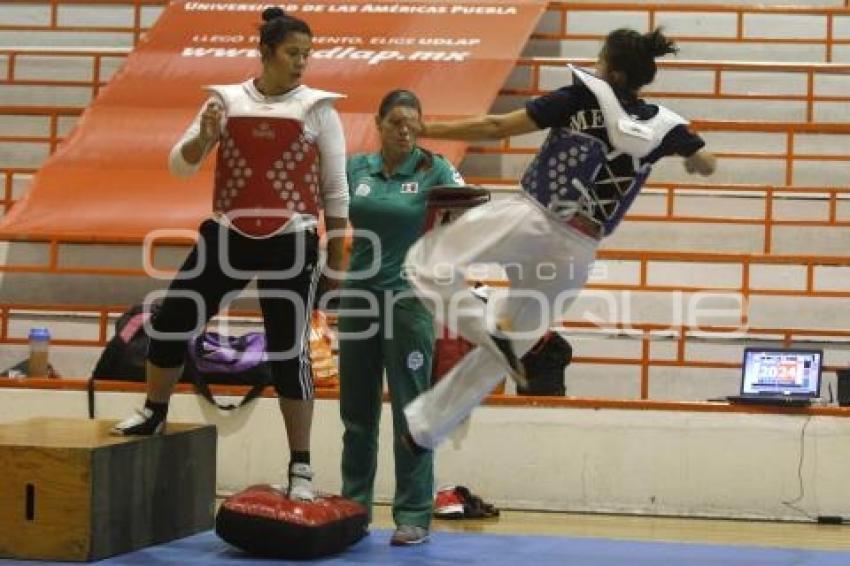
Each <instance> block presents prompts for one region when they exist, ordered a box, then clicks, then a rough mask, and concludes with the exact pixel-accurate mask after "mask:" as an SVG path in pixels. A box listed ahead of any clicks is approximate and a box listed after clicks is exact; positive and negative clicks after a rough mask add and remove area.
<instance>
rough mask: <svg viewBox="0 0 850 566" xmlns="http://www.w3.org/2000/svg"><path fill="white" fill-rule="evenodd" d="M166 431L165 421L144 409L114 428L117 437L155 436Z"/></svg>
mask: <svg viewBox="0 0 850 566" xmlns="http://www.w3.org/2000/svg"><path fill="white" fill-rule="evenodd" d="M164 430H165V419H162V420H158V419H156V418H155V417H154V413H153V411H152V410H151V409H148V408H147V407H143V408H141V409H136V412H135V413H134V414H132V415H131V416H129V417H127V418H126V419H124V420H123V421H121V422H120V423H118V424H116V425H115V426H114V427H112V430H110V431H109V433H110V434H112V435H115V436H153V435H156V434H162V432H163V431H164Z"/></svg>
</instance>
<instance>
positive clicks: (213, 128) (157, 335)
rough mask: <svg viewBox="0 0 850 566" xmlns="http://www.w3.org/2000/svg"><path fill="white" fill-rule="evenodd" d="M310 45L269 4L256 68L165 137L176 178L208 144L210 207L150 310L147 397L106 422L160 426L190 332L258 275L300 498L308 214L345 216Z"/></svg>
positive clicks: (308, 417)
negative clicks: (176, 134)
mask: <svg viewBox="0 0 850 566" xmlns="http://www.w3.org/2000/svg"><path fill="white" fill-rule="evenodd" d="M311 47H312V33H311V31H310V28H309V27H308V26H307V24H306V23H304V22H303V21H301V20H299V19H297V18H293V17H290V16H287V15H285V14H284V12H283V11H282V10H281V9H279V8H268V9H266V10H265V11H264V12H263V24H262V25H261V27H260V45H259V50H260V54H261V58H262V73H261V74H260V76H259V77H257V78H252V79H250V80H248V81H246V82H244V83H242V84H236V85H224V86H213V87H209V89H208V90H209V91H210V92H211V95H212V96H211V97H210V99H209V100H208V101H207V102H206V103H205V104H204V107H203V109H202V110H201V112H200V114H199V115H198V116H197V118H196V119H195V121H194V122H193V123H192V124H191V125H190V126H189V128H188V129H187V131H186V132H185V134H184V135H183V137H182V138H181V139H180V140H179V141H178V142H177V144H176V145H175V146H174V149H173V150H172V152H171V158H170V168H171V170H172V172H173V173H174V174H175V175H181V176H185V175H190V174H192V173H194V172H196V171H197V170H198V169H199V168H200V166H201V163H202V162H203V160H204V158H205V157H206V156H207V155H208V154H210V153H212V151H213V149H214V148H216V146H217V153H216V170H215V187H214V190H213V197H212V201H213V202H212V209H213V216H212V218H210V219H208V220H206V221H204V222H203V223H202V224H201V226H200V229H199V233H200V234H199V240H198V243H197V244H196V245H195V247H194V248H193V250H192V251H191V253H190V254H189V257H188V258H187V259H186V261H185V263H184V264H183V266H182V267H181V269H180V271H179V272H178V274H177V276H176V277H175V279H174V280H173V281H172V283H171V285H170V287H169V289H168V292H167V293H166V295H165V299H164V300H163V301H162V305H161V307H160V309H159V311H158V312H157V313H156V315H155V316H154V317H153V319H152V322H151V326H152V329H151V330H152V332H151V346H150V349H149V352H148V360H147V368H146V369H147V399H146V402H145V406H144V408H143V409H140V410H138V411H137V413H136V414H134V415H133V416H131V417H129V418H127V419H126V420H124V421H122V422H121V423H119V424H118V425H116V427H115V429H114V432H115V433H116V434H123V435H150V434H159V433H161V432H162V430H163V429H164V426H165V422H166V416H167V412H168V402H169V398H170V396H171V392H172V389H173V386H174V384H175V382H176V381H177V380H178V379H179V377H180V375H181V373H182V371H183V364H184V361H185V353H186V344H187V340H188V339H189V337H190V336H191V335H192V334H193V333H194V332H196V331H198V330H200V329H201V328H203V326H204V325H205V324H206V323H207V322H208V321H209V320H210V319H211V318H212V317H213V316H215V314H216V313H218V312H219V310H221V308H222V307H223V306H225V305H226V304H227V303H229V302H230V301H231V300H232V299H233V298H234V297H235V295H237V294H239V293H240V292H241V291H242V289H243V288H244V287H245V286H246V285H247V284H248V282H249V281H250V280H251V279H254V278H256V280H257V294H256V296H257V297H258V298H259V302H260V306H261V308H262V311H263V320H264V324H265V330H266V337H267V349H268V354H269V360H270V362H271V366H272V373H273V375H274V384H275V388H276V390H277V392H278V396H279V399H280V409H281V413H282V414H283V420H284V422H285V424H286V433H287V438H288V442H289V448H290V463H289V468H288V472H287V476H288V482H289V495H290V497H293V498H297V499H304V500H309V499H312V498H313V491H312V475H313V474H312V470H311V468H310V425H311V421H312V413H313V382H312V373H311V368H310V356H309V332H310V325H309V321H310V313H311V311H312V308H313V301H314V296H315V290H316V284H317V281H318V279H319V275H320V273H321V271H322V262H321V261H320V257H319V247H318V236H317V218H318V215H319V211H320V208H323V209H324V212H325V222H326V225H327V226H326V227H327V229H328V230H329V231H334V230H340V231H342V230H344V228H345V225H346V220H347V217H348V186H347V182H346V177H345V141H344V137H343V131H342V126H341V123H340V119H339V116H338V114H337V113H336V110H334V108H333V102H334V100H336V99H338V98H341V96H340V95H338V94H334V93H330V92H324V91H319V90H316V89H311V88H309V87H307V86H305V85H302V84H301V77H302V75H303V73H304V71H305V68H306V65H307V58H308V56H309V54H310V49H311ZM342 243H343V242H342V238H333V239H330V241H329V242H328V257H327V263H328V266H329V267H331V268H332V269H334V270H336V271H342V269H341V268H342V265H341V262H342V258H343V253H342ZM333 284H334V282H331V285H332V286H333Z"/></svg>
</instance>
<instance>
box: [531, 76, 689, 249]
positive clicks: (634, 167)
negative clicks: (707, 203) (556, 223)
mask: <svg viewBox="0 0 850 566" xmlns="http://www.w3.org/2000/svg"><path fill="white" fill-rule="evenodd" d="M572 70H573V74H574V76H575V77H576V79H577V80H579V81H581V82H583V83H584V84H585V86H587V87H588V89H589V90H590V91H591V92H592V93H593V94H594V95H595V96H596V99H597V101H598V102H599V106H600V109H601V110H602V113H603V115H604V117H605V125H606V132H607V133H608V138H609V139H610V140H611V144H612V145H613V146H614V147H609V146H608V144H606V143H605V142H604V141H603V140H601V139H599V138H597V137H595V136H591V135H589V134H584V133H581V132H576V131H573V130H570V129H569V128H551V129H550V131H549V135H548V136H547V138H546V141H545V142H544V143H543V145H542V146H541V148H540V151H539V152H538V153H537V155H536V156H535V158H534V160H533V161H532V162H531V164H530V165H529V167H528V169H526V171H525V173H524V175H523V176H522V180H521V181H520V182H521V184H522V188H523V190H525V191H526V192H528V193H529V194H531V195H532V196H533V197H534V198H535V199H536V200H537V201H538V202H540V204H542V205H543V206H544V207H546V208H547V209H549V210H550V211H551V212H552V213H553V214H555V215H556V216H558V217H559V218H561V219H562V220H569V219H570V218H572V217H573V216H574V215H576V214H581V215H582V216H584V217H585V218H587V219H589V220H592V221H593V222H595V223H596V224H598V225H599V226H600V227H601V234H602V235H608V234H610V233H611V232H612V231H613V230H614V229H615V228H616V227H617V225H618V224H619V223H620V221H621V220H622V219H623V216H624V215H625V213H626V211H627V210H628V209H629V207H630V206H631V205H632V203H633V202H634V200H635V198H636V197H637V195H638V193H639V192H640V189H641V187H642V186H643V184H644V183H645V182H646V179H647V178H648V177H649V174H650V172H651V170H652V163H650V162H648V161H643V158H644V157H646V156H647V155H649V153H651V152H652V150H654V149H655V148H657V147H658V146H659V145H660V144H661V141H662V140H663V139H664V136H665V135H667V133H668V132H669V131H670V130H671V129H673V128H674V127H675V126H676V125H678V124H683V123H687V122H686V121H685V120H684V119H683V118H681V117H680V116H678V115H676V114H675V113H673V112H671V111H670V110H667V109H666V108H663V107H660V106H659V107H658V114H657V115H656V116H654V117H653V118H651V119H649V120H637V119H635V118H633V117H631V116H629V115H628V113H627V112H626V111H625V110H624V109H623V107H622V105H621V104H620V102H619V100H618V99H617V97H616V95H615V94H614V91H613V90H612V89H611V87H610V86H609V85H608V83H606V82H605V81H603V80H601V79H598V78H596V77H594V76H593V75H590V74H589V73H587V72H585V71H582V70H580V69H578V68H573V69H572Z"/></svg>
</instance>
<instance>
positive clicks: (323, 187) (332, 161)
mask: <svg viewBox="0 0 850 566" xmlns="http://www.w3.org/2000/svg"><path fill="white" fill-rule="evenodd" d="M310 119H312V120H314V124H313V125H314V127H315V131H316V132H317V134H318V135H317V137H316V145H317V146H318V147H319V159H320V161H321V171H320V180H319V183H320V191H321V193H322V200H323V201H324V206H325V216H331V217H336V218H348V179H347V178H346V176H345V134H344V133H343V131H342V121H341V120H340V119H339V114H337V111H336V110H335V109H334V107H333V106H331V104H330V103H329V102H323V103H319V104H317V105H316V106H314V107H313V109H312V110H311V112H310ZM312 120H311V121H312Z"/></svg>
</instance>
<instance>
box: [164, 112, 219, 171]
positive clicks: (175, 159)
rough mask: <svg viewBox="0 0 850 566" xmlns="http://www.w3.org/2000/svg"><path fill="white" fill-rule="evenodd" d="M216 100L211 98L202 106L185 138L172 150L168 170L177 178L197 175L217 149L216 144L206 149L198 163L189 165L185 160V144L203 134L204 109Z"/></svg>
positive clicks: (184, 133) (187, 129)
mask: <svg viewBox="0 0 850 566" xmlns="http://www.w3.org/2000/svg"><path fill="white" fill-rule="evenodd" d="M215 100H217V99H216V98H209V99H208V100H206V101H205V102H204V104H203V105H202V106H201V110H200V111H199V112H198V114H197V115H196V116H195V119H194V120H193V121H192V123H191V124H189V127H188V128H186V131H185V132H183V136H182V137H181V138H180V139H179V140H178V141H177V143H176V144H174V147H172V148H171V153H170V154H169V155H168V169H169V171H171V174H172V175H174V176H175V177H189V176H191V175H194V174H195V173H197V171H198V169H200V168H201V164H202V163H203V162H204V159H205V158H206V156H207V155H209V153H210V151H212V148H214V147H215V144H211V145H210V146H209V147H208V148H206V150H205V151H204V155H202V156H201V159H200V160H199V161H198V162H197V163H189V162H188V161H186V160H185V159H184V158H183V144H185V143H186V142H188V141H189V140H191V139H194V138H196V137H197V136H198V134H199V133H200V132H201V114H203V113H204V108H206V107H207V104H209V103H210V102H213V101H215Z"/></svg>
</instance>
